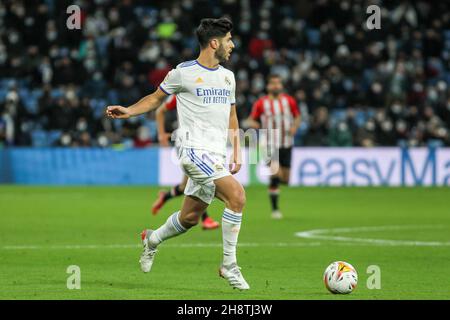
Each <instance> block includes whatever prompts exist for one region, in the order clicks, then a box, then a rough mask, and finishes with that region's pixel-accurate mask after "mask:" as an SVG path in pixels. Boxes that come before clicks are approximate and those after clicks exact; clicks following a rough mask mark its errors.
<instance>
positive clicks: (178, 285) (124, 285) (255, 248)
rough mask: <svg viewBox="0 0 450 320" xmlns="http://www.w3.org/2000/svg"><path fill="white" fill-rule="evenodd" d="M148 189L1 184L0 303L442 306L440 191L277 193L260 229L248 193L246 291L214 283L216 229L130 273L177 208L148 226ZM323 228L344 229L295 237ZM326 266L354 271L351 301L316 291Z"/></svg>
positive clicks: (444, 224) (258, 194)
mask: <svg viewBox="0 0 450 320" xmlns="http://www.w3.org/2000/svg"><path fill="white" fill-rule="evenodd" d="M159 189H160V188H155V187H38V186H36V187H25V186H0V288H1V290H0V299H344V300H348V299H449V298H450V278H449V277H448V270H449V267H450V189H449V188H283V189H282V193H281V200H280V201H281V209H282V211H283V213H284V216H285V218H284V219H283V220H280V221H273V220H271V219H270V210H269V200H268V197H267V191H266V188H265V187H263V186H260V187H249V188H247V189H246V191H247V206H246V208H245V211H244V217H243V224H242V229H241V233H240V237H239V243H240V244H241V246H240V247H239V248H238V262H239V264H240V266H241V267H242V271H243V274H244V276H245V277H246V279H247V281H248V282H249V284H250V285H251V290H249V291H248V292H239V291H237V290H233V289H232V288H231V287H229V285H228V284H227V283H226V281H225V280H223V279H221V278H219V277H218V273H217V268H218V265H219V263H220V260H221V253H222V249H221V231H220V229H219V230H214V231H203V230H201V228H200V227H195V228H194V229H193V230H191V231H190V232H188V233H187V234H185V235H182V236H180V237H178V238H174V239H171V240H168V241H167V242H165V243H164V244H163V245H161V247H160V250H159V252H158V254H157V256H156V259H155V263H154V265H153V269H152V272H151V273H149V274H143V273H142V272H141V271H140V268H139V263H138V259H139V255H140V253H141V249H140V246H139V244H140V242H139V240H140V237H139V234H140V231H141V230H142V229H143V228H144V227H157V226H159V225H160V224H161V223H162V222H163V221H165V219H167V216H168V214H169V213H171V212H173V211H175V210H177V209H178V208H179V206H180V204H181V198H177V199H175V200H172V201H170V202H169V203H168V204H167V205H166V206H165V207H164V208H163V210H162V211H161V213H160V214H159V215H157V216H156V217H155V216H152V215H151V214H150V206H151V204H152V202H153V200H154V197H155V196H156V194H157V191H158V190H159ZM222 210H223V204H222V203H221V202H220V201H217V200H216V201H214V202H213V204H212V206H211V207H210V210H209V212H210V214H211V215H212V216H213V217H214V218H215V219H220V216H221V212H222ZM377 226H378V227H380V228H379V229H370V228H369V229H358V228H359V227H377ZM330 228H349V229H346V230H344V231H336V230H335V231H332V230H331V231H330V230H325V231H324V233H321V234H319V235H325V236H326V237H328V238H320V239H316V238H299V237H296V236H295V233H296V232H299V231H309V230H316V229H330ZM329 237H337V238H329ZM340 237H345V238H340ZM348 238H351V239H348ZM367 239H372V240H367ZM380 239H381V241H378V240H380ZM387 240H390V241H387ZM336 260H344V261H347V262H349V263H351V264H353V266H355V268H356V270H357V271H358V275H359V283H358V287H357V289H356V290H355V291H354V292H353V293H352V294H350V295H332V294H330V293H328V291H327V290H326V289H325V287H324V285H323V282H322V274H323V271H324V270H325V268H326V267H327V265H328V264H329V263H331V262H332V261H336ZM70 265H77V266H79V267H80V270H81V289H80V290H69V289H67V287H66V281H67V278H68V277H69V276H70V274H67V272H66V271H67V267H68V266H70ZM370 265H377V266H379V267H380V270H381V289H372V290H370V289H368V288H367V286H366V283H367V280H368V278H369V276H370V274H368V273H367V272H366V270H367V268H368V266H370Z"/></svg>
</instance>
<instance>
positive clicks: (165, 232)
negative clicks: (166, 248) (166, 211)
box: [148, 211, 186, 248]
mask: <svg viewBox="0 0 450 320" xmlns="http://www.w3.org/2000/svg"><path fill="white" fill-rule="evenodd" d="M179 215H180V211H177V212H175V213H174V214H172V215H171V216H170V217H169V218H168V219H167V221H166V223H164V224H163V225H162V226H161V227H159V228H158V229H156V230H155V231H154V232H153V233H152V234H151V235H150V237H149V238H148V242H149V245H150V246H152V247H155V248H156V247H157V246H158V245H159V244H160V243H161V242H163V241H164V240H167V239H170V238H173V237H175V236H178V235H180V234H182V233H185V232H186V228H185V227H183V226H182V225H181V223H180V219H179Z"/></svg>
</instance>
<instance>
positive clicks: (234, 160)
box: [228, 155, 242, 174]
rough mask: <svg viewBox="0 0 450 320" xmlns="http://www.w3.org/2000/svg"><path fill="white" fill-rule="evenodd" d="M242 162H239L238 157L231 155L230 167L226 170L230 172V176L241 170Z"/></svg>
mask: <svg viewBox="0 0 450 320" xmlns="http://www.w3.org/2000/svg"><path fill="white" fill-rule="evenodd" d="M241 167H242V162H241V161H240V159H239V157H237V156H235V155H233V156H232V157H231V161H230V165H229V167H228V169H229V170H230V173H231V174H235V173H238V172H239V170H241Z"/></svg>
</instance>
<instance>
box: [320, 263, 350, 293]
mask: <svg viewBox="0 0 450 320" xmlns="http://www.w3.org/2000/svg"><path fill="white" fill-rule="evenodd" d="M323 282H324V283H325V287H326V288H327V289H328V290H329V291H330V292H331V293H334V294H348V293H351V292H352V291H353V290H355V288H356V285H357V283H358V274H357V273H356V269H355V268H353V266H352V265H351V264H350V263H347V262H344V261H335V262H333V263H332V264H330V265H329V266H328V267H327V268H326V269H325V272H324V274H323Z"/></svg>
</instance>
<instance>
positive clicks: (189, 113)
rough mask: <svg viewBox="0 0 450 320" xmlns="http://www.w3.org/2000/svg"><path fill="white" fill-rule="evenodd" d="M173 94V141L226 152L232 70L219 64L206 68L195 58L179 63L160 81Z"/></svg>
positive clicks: (232, 83)
mask: <svg viewBox="0 0 450 320" xmlns="http://www.w3.org/2000/svg"><path fill="white" fill-rule="evenodd" d="M159 87H160V89H161V90H162V91H164V93H166V94H168V95H171V94H176V97H177V112H178V121H179V127H178V130H177V132H176V137H177V145H179V146H181V147H185V148H194V149H201V150H207V151H211V152H215V153H219V154H222V155H225V154H226V146H227V139H228V128H229V119H230V110H231V105H232V104H234V103H235V90H236V82H235V80H234V74H233V72H231V71H230V70H228V69H225V68H224V67H222V66H220V65H219V66H218V67H217V68H216V69H211V68H207V67H205V66H203V65H201V64H199V63H198V61H197V60H193V61H187V62H183V63H180V64H179V65H178V66H177V67H176V69H172V70H171V71H170V72H169V73H168V74H167V76H166V78H165V79H164V81H163V82H162V83H161V84H160V86H159Z"/></svg>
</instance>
